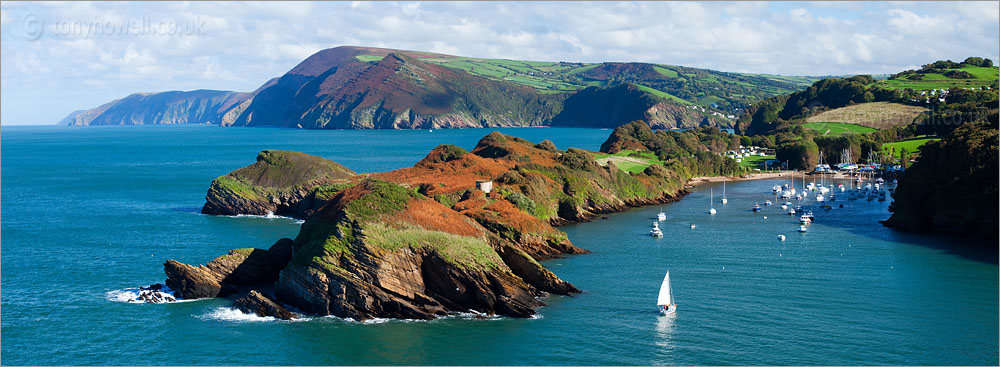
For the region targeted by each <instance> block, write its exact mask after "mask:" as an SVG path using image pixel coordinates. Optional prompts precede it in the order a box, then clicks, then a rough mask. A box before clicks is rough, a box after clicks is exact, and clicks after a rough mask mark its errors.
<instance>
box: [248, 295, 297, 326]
mask: <svg viewBox="0 0 1000 367" xmlns="http://www.w3.org/2000/svg"><path fill="white" fill-rule="evenodd" d="M233 307H236V309H238V310H240V311H243V312H244V313H249V314H255V315H257V316H260V317H267V316H271V317H274V318H277V319H281V320H291V319H295V318H296V316H295V314H293V313H291V312H289V311H288V310H287V309H285V308H284V307H282V306H281V305H279V304H278V303H277V302H274V301H272V300H271V299H270V298H268V297H267V296H265V295H263V294H261V293H260V292H258V291H255V290H251V291H250V292H249V293H247V294H246V295H245V296H243V297H240V298H239V299H237V300H236V302H233Z"/></svg>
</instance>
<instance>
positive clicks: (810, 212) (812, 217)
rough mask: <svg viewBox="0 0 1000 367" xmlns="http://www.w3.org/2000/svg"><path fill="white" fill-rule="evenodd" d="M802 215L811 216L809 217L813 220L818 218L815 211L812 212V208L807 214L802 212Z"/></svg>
mask: <svg viewBox="0 0 1000 367" xmlns="http://www.w3.org/2000/svg"><path fill="white" fill-rule="evenodd" d="M802 216H803V217H809V219H810V220H813V219H816V216H815V215H813V212H812V210H810V211H808V212H806V213H805V214H802Z"/></svg>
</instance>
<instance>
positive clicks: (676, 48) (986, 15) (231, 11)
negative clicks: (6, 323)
mask: <svg viewBox="0 0 1000 367" xmlns="http://www.w3.org/2000/svg"><path fill="white" fill-rule="evenodd" d="M998 4H1000V3H998V2H995V1H994V2H770V3H768V2H584V3H570V2H488V3H465V2H431V3H427V2H316V3H311V2H292V3H289V2H281V3H277V2H275V3H262V2H257V3H236V2H135V3H126V2H114V3H100V2H96V3H86V2H58V3H31V2H9V1H4V2H3V3H0V20H2V24H0V121H2V123H3V124H9V125H14V124H55V123H57V122H58V121H59V120H61V119H62V118H63V117H65V116H66V115H67V114H69V113H70V112H72V111H74V110H78V109H87V108H93V107H96V106H98V105H101V104H103V103H106V102H109V101H111V100H114V99H118V98H122V97H125V96H127V95H129V94H131V93H136V92H158V91H167V90H193V89H219V90H235V91H252V90H254V89H256V88H257V87H259V86H260V85H261V84H263V83H264V82H265V81H267V80H268V79H270V78H272V77H276V76H280V75H282V74H284V73H285V72H287V71H288V70H289V69H291V68H292V67H294V66H295V65H296V64H298V63H299V62H300V61H302V60H303V59H305V58H306V57H308V56H309V55H311V54H313V53H315V52H316V51H319V50H322V49H325V48H331V47H336V46H343V45H352V46H373V47H387V48H398V49H406V50H419V51H433V52H440V53H446V54H453V55H461V56H472V57H484V58H507V59H520V60H538V61H573V62H604V61H637V62H651V63H663V64H672V65H683V66H691V67H700V68H708V69H715V70H722V71H732V72H753V73H769V74H781V75H853V74H866V73H867V74H883V73H895V72H899V71H902V70H906V69H911V68H916V67H919V66H920V65H923V64H926V63H930V62H933V61H935V60H941V59H951V60H955V61H961V60H964V59H965V58H966V57H969V56H980V57H989V58H991V59H993V60H994V61H1000V57H998V54H1000V5H998Z"/></svg>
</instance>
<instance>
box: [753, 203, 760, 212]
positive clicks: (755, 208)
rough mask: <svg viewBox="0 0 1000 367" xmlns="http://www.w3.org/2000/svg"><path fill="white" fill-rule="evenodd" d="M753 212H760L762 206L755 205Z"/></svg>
mask: <svg viewBox="0 0 1000 367" xmlns="http://www.w3.org/2000/svg"><path fill="white" fill-rule="evenodd" d="M752 210H753V211H755V212H759V211H760V205H757V204H756V203H754V204H753V209H752Z"/></svg>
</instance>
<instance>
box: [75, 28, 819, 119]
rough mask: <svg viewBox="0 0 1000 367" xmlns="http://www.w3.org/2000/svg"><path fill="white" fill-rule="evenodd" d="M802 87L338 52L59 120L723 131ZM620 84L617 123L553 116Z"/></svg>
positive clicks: (659, 71)
mask: <svg viewBox="0 0 1000 367" xmlns="http://www.w3.org/2000/svg"><path fill="white" fill-rule="evenodd" d="M812 80H815V79H811V78H801V77H784V76H773V75H755V74H739V73H725V72H718V71H713V70H704V69H695V68H687V67H681V66H672V65H655V64H647V63H602V64H584V63H566V62H535V61H515V60H497V59H477V58H468V57H459V56H452V55H444V54H436V53H430V52H419V51H405V50H394V49H384V48H371V47H352V46H343V47H336V48H331V49H326V50H322V51H319V52H317V53H316V54H313V55H312V56H310V57H308V58H306V59H305V60H303V61H302V62H301V63H300V64H299V65H296V66H295V67H294V68H292V69H291V70H289V71H288V72H287V73H285V74H284V75H282V76H281V77H278V78H274V79H272V80H270V81H268V82H267V83H264V84H263V85H261V87H259V88H258V89H257V90H256V91H254V92H250V93H236V92H217V93H223V94H226V93H228V94H226V95H225V96H208V95H206V93H205V92H206V91H191V92H164V93H146V94H135V95H132V96H129V97H127V98H124V99H121V100H117V101H113V102H110V103H108V104H105V105H102V106H100V107H97V108H94V109H91V110H84V111H75V112H73V113H71V114H70V115H69V116H67V118H66V119H64V120H63V122H62V123H63V124H75V125H87V124H91V123H94V121H96V123H94V124H139V123H143V124H152V123H209V124H218V125H222V126H234V125H235V126H283V127H302V128H335V129H405V128H432V127H484V126H547V125H549V124H550V123H551V122H553V118H554V117H555V116H557V115H559V114H560V113H563V112H564V113H565V115H563V117H561V118H560V119H559V124H560V126H581V127H596V126H602V127H603V126H617V125H618V124H621V123H625V122H628V121H631V116H644V117H642V118H646V119H649V120H650V122H651V123H653V125H654V126H658V127H678V126H686V127H690V126H699V125H713V126H729V125H730V124H731V119H729V118H728V116H727V115H733V116H734V117H735V115H738V114H739V112H738V111H740V110H742V109H744V108H746V107H747V106H749V105H750V104H751V103H753V102H755V101H758V100H761V99H764V98H768V97H771V96H774V95H777V94H780V93H788V92H792V91H795V90H798V89H801V88H802V87H804V86H805V85H807V83H808V82H810V81H812ZM621 85H633V86H634V87H630V88H634V89H637V90H639V91H641V92H642V93H636V92H630V93H628V95H629V96H630V98H633V97H634V98H638V99H639V100H637V101H634V102H628V103H626V104H627V105H633V106H638V107H637V109H636V110H634V111H633V110H629V111H623V112H622V116H625V115H628V116H630V117H629V118H624V117H623V119H621V120H616V121H612V122H610V123H609V122H607V121H601V122H600V123H594V122H593V121H588V120H586V119H581V118H577V116H586V114H585V113H583V112H580V111H578V110H576V109H575V108H570V109H566V108H564V105H563V102H564V101H567V99H568V98H571V97H572V96H574V95H575V94H576V93H578V92H580V91H584V90H587V88H591V87H596V88H599V89H601V90H608V89H609V88H610V89H611V90H614V88H613V87H616V86H621ZM178 94H180V95H181V96H180V97H178V96H177V95H178ZM178 98H179V99H180V100H181V101H182V102H178V101H176V99H178ZM579 99H586V98H578V100H579ZM649 101H655V103H649ZM571 105H573V103H571ZM575 105H576V106H580V104H575ZM653 106H655V107H653ZM682 107H683V108H689V109H686V110H685V109H682ZM690 107H694V108H690ZM109 110H110V112H109ZM570 117H572V118H570ZM591 120H592V119H591ZM671 121H672V122H671ZM609 124H610V125H609Z"/></svg>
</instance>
